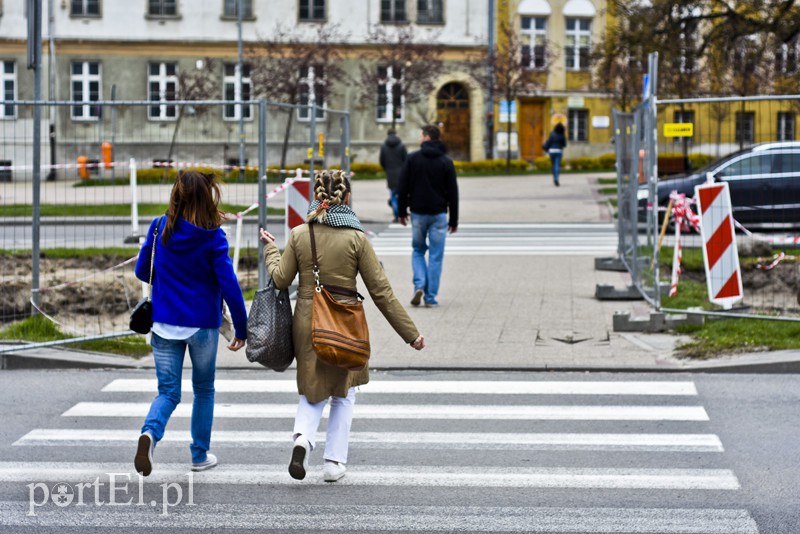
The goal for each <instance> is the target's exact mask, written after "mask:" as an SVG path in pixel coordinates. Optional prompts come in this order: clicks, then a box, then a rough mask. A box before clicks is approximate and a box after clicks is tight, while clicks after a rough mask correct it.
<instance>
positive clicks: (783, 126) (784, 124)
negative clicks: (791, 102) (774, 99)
mask: <svg viewBox="0 0 800 534" xmlns="http://www.w3.org/2000/svg"><path fill="white" fill-rule="evenodd" d="M778 141H794V113H791V112H789V111H779V112H778Z"/></svg>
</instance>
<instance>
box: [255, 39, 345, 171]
mask: <svg viewBox="0 0 800 534" xmlns="http://www.w3.org/2000/svg"><path fill="white" fill-rule="evenodd" d="M345 38H346V35H345V34H343V33H342V32H341V30H340V28H339V26H338V25H336V24H325V25H320V26H318V27H317V30H316V34H315V35H314V36H313V37H312V38H311V39H308V38H304V37H302V36H300V35H297V34H295V33H292V31H291V30H290V29H288V28H284V27H283V26H281V25H277V26H276V27H275V31H274V32H273V34H272V36H271V37H269V38H265V37H260V38H259V40H258V41H257V42H256V43H255V44H253V45H252V46H251V47H250V48H249V49H248V51H247V59H248V62H249V64H250V78H251V80H252V82H253V91H254V93H255V94H256V95H258V96H261V97H264V98H267V99H269V100H275V101H279V102H284V103H287V104H293V105H297V104H301V103H305V104H308V105H320V104H321V103H324V102H326V101H327V99H329V98H330V97H331V96H332V95H333V94H334V92H333V90H332V87H334V86H335V85H336V84H337V83H343V82H345V81H346V80H347V76H346V73H345V71H344V69H343V68H342V61H343V59H344V58H343V56H342V53H341V46H339V45H340V44H341V43H342V42H343V41H344V40H345ZM316 112H317V111H316V110H315V109H314V110H309V113H316ZM287 115H288V117H287V120H286V129H285V131H284V137H283V149H282V150H281V168H285V167H286V155H287V151H288V146H289V137H290V135H291V130H292V121H293V119H294V112H293V111H290V112H289V113H288V114H287ZM309 117H310V115H309Z"/></svg>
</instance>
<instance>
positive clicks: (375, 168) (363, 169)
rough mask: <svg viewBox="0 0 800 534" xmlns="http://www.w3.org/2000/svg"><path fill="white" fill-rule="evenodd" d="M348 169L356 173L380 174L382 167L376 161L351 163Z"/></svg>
mask: <svg viewBox="0 0 800 534" xmlns="http://www.w3.org/2000/svg"><path fill="white" fill-rule="evenodd" d="M350 170H351V171H352V172H354V173H356V174H380V173H382V172H383V167H381V166H380V164H378V163H355V162H353V163H351V164H350Z"/></svg>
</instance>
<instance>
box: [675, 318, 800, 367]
mask: <svg viewBox="0 0 800 534" xmlns="http://www.w3.org/2000/svg"><path fill="white" fill-rule="evenodd" d="M678 331H679V332H680V333H685V334H691V335H692V337H693V338H694V339H693V340H692V341H691V342H689V343H685V344H683V345H680V346H679V347H678V350H679V351H680V353H681V354H682V355H684V356H687V357H689V358H696V359H705V358H710V357H712V356H716V355H719V354H727V353H734V352H755V351H762V350H786V349H798V348H800V323H792V322H785V321H770V320H764V319H711V320H708V319H707V320H706V323H705V325H704V326H702V327H697V326H694V327H688V326H686V327H679V328H678Z"/></svg>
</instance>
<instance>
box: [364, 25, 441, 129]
mask: <svg viewBox="0 0 800 534" xmlns="http://www.w3.org/2000/svg"><path fill="white" fill-rule="evenodd" d="M368 41H369V42H370V43H371V45H372V47H371V48H370V50H368V51H367V52H366V53H365V57H364V59H366V61H364V62H362V63H361V65H360V66H359V71H360V72H359V74H360V76H359V78H358V79H357V80H356V84H357V86H358V90H359V93H360V96H359V102H360V103H361V104H362V105H365V106H369V105H371V104H375V105H376V106H377V108H378V109H377V114H378V116H379V117H383V118H385V119H388V120H391V122H392V128H394V127H395V124H396V123H397V120H398V119H401V118H402V117H403V110H404V108H409V107H411V106H412V105H414V104H419V103H422V102H424V100H425V99H427V98H428V95H429V94H430V93H431V91H433V89H434V88H435V83H436V77H437V76H438V75H439V74H440V73H441V72H442V69H443V65H444V63H443V61H442V53H443V52H444V46H443V45H441V44H439V43H437V42H436V35H435V34H432V33H428V34H426V35H418V34H417V32H415V30H414V27H413V26H410V25H404V26H392V27H388V28H387V27H385V26H374V27H373V28H371V29H370V31H369V34H368ZM419 115H420V117H425V116H426V115H427V114H426V113H425V112H422V111H419Z"/></svg>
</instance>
